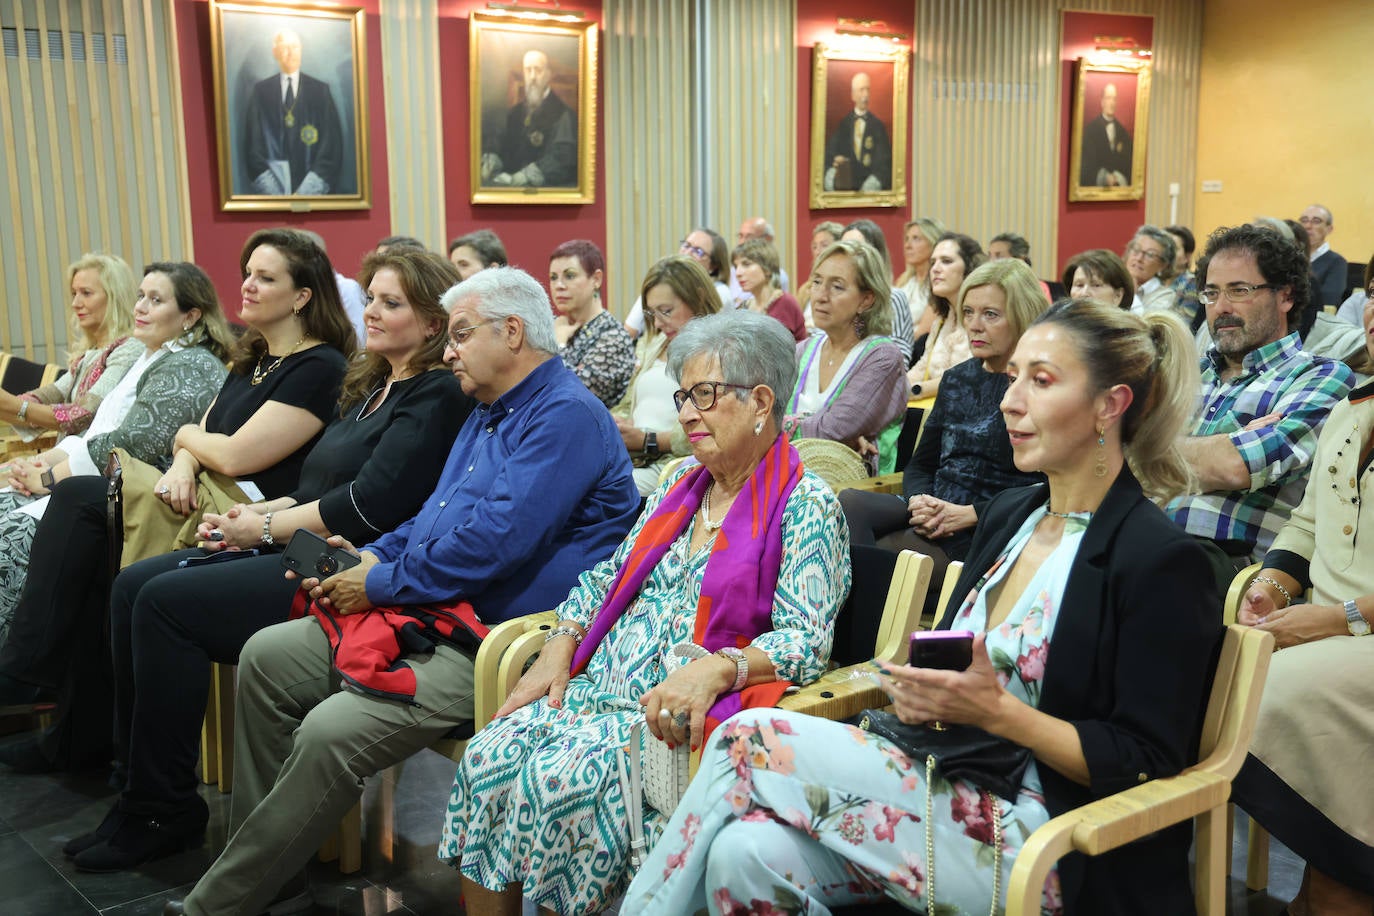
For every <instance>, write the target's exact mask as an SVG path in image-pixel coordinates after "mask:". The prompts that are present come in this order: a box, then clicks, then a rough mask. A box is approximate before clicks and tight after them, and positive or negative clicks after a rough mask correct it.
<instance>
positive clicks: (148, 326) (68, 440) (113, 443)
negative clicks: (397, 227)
mask: <svg viewBox="0 0 1374 916" xmlns="http://www.w3.org/2000/svg"><path fill="white" fill-rule="evenodd" d="M133 339H134V340H136V341H138V343H140V344H141V345H142V346H143V352H142V353H141V354H139V357H138V360H137V361H135V362H134V364H133V366H131V367H130V368H129V371H128V372H126V373H125V374H124V377H123V378H122V379H120V380H119V384H118V385H116V386H115V387H114V388H112V389H111V390H110V393H109V397H107V398H105V399H104V400H102V401H101V403H100V406H99V407H98V408H96V412H95V418H94V419H93V420H92V422H91V425H90V426H88V427H86V431H85V432H84V433H82V434H81V435H79V436H66V437H65V438H63V439H62V440H61V441H60V442H58V443H57V445H56V446H55V447H54V448H52V449H49V450H48V451H46V452H43V453H42V454H41V455H38V456H37V457H35V458H26V459H24V460H23V461H22V462H17V463H15V464H14V465H13V466H12V467H11V470H10V472H9V474H8V475H7V476H8V477H9V484H10V488H11V489H10V490H9V491H8V492H6V491H0V645H3V644H4V641H5V637H6V634H7V633H8V631H9V622H10V617H11V615H12V614H13V613H14V607H15V604H17V603H18V601H19V593H20V590H21V589H22V588H23V585H24V579H25V575H26V573H27V570H28V565H29V549H30V547H31V546H32V545H33V536H34V531H35V530H36V529H37V528H38V520H39V519H40V518H42V517H43V514H44V512H45V511H46V510H47V504H48V500H47V498H46V497H47V495H48V493H49V492H50V491H51V489H52V487H54V486H55V485H56V483H57V481H60V480H66V479H67V478H68V477H74V476H82V475H84V476H89V477H99V475H101V474H102V473H104V469H105V464H106V461H107V460H108V459H109V457H110V449H112V448H122V449H125V450H126V451H127V452H128V453H129V454H131V455H133V456H134V457H136V458H138V459H140V460H142V461H146V462H148V463H149V464H161V465H165V464H167V462H169V461H170V460H171V457H172V439H173V437H175V436H176V432H177V430H178V429H180V428H181V426H182V425H183V424H186V423H194V422H195V421H196V420H197V419H199V418H200V416H201V415H202V414H204V413H205V410H206V408H207V407H209V406H210V402H211V401H212V400H214V397H215V393H216V392H217V391H219V387H220V385H222V384H223V383H224V375H225V372H224V360H225V359H226V358H227V357H228V355H229V349H230V347H231V346H232V345H233V336H232V335H231V334H230V331H229V325H228V323H226V322H225V320H224V313H223V312H222V311H220V306H219V297H218V296H217V295H216V294H215V287H214V284H212V283H211V282H210V278H209V277H207V276H206V275H205V273H204V271H202V270H201V269H200V268H199V267H197V266H196V265H194V264H188V263H186V262H185V261H179V262H176V263H166V262H158V263H154V264H150V265H149V266H148V267H146V268H144V275H143V281H142V282H141V283H140V284H139V287H138V301H137V302H135V303H134V333H133Z"/></svg>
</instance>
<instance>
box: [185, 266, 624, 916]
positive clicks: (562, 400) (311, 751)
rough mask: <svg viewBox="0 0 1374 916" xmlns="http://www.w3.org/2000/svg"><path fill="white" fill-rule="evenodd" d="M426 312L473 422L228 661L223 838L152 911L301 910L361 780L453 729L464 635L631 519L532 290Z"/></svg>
mask: <svg viewBox="0 0 1374 916" xmlns="http://www.w3.org/2000/svg"><path fill="white" fill-rule="evenodd" d="M442 301H443V304H444V306H445V307H446V308H447V309H449V312H450V320H449V327H448V346H447V348H446V350H445V353H444V358H445V360H446V361H447V362H448V363H449V365H450V366H451V367H452V369H453V374H454V375H455V376H457V377H458V380H459V382H460V383H461V384H462V387H463V390H464V391H465V392H467V393H468V394H469V395H471V396H472V397H474V398H475V399H476V400H477V401H478V402H479V404H478V408H477V409H476V410H474V411H473V412H472V414H471V416H470V417H469V419H468V421H467V422H466V423H465V424H464V425H463V428H462V430H461V431H460V432H459V434H458V438H457V439H456V440H455V441H454V443H453V448H452V450H451V451H450V452H449V457H448V462H447V464H446V465H445V466H444V470H443V472H442V474H441V475H440V477H439V482H438V484H437V486H436V488H435V491H434V493H433V495H431V496H430V498H429V499H428V500H426V501H425V504H424V505H423V506H421V507H420V511H419V512H418V513H417V514H416V516H415V517H414V518H413V519H411V520H410V521H408V522H405V523H403V524H402V525H401V526H400V527H399V528H397V529H396V530H395V531H393V532H391V533H390V534H385V535H383V536H381V537H379V538H378V539H377V540H375V541H373V542H372V543H370V544H367V545H365V546H364V547H363V548H362V549H361V550H359V551H354V550H353V549H352V547H351V545H347V544H343V543H342V540H341V539H337V540H336V539H331V543H335V544H337V545H339V546H343V547H344V548H345V549H346V550H348V551H349V552H351V553H355V554H356V555H357V556H358V557H360V558H361V562H360V563H359V564H358V565H356V566H353V567H352V568H350V569H347V570H345V571H344V572H341V573H337V574H335V575H333V576H330V577H328V578H326V579H325V580H324V581H323V582H319V581H317V580H315V579H306V580H304V582H302V589H304V590H306V593H307V594H308V595H309V596H310V598H311V599H313V601H314V603H315V608H314V610H313V611H312V614H313V616H311V615H307V616H305V617H303V618H301V619H297V620H292V621H289V622H287V623H283V624H279V625H277V626H274V627H268V628H267V629H265V630H261V631H259V632H258V633H257V634H256V635H255V636H254V637H253V638H252V639H251V640H250V641H249V642H248V644H247V645H246V646H245V647H244V649H243V652H242V654H241V656H240V662H239V690H238V701H237V711H238V713H237V714H238V719H237V731H238V735H237V738H236V744H235V746H236V748H238V754H237V757H236V759H235V767H236V772H235V776H236V779H235V785H234V808H233V811H232V812H231V816H230V834H231V836H230V840H229V843H228V845H227V846H226V847H225V848H224V851H223V852H222V853H221V854H220V856H219V858H218V859H217V860H216V861H215V862H214V864H213V865H211V866H210V869H209V871H207V872H206V874H205V875H204V877H202V878H201V879H200V882H199V883H198V884H197V885H196V886H195V888H194V889H193V890H192V891H191V893H190V895H189V896H188V897H187V898H186V899H185V900H184V901H172V902H170V903H168V904H166V905H165V907H164V910H163V912H164V913H172V914H176V913H195V914H205V913H211V912H213V913H230V912H232V913H260V912H264V911H268V910H269V907H270V911H271V912H273V913H296V912H303V911H305V910H306V909H308V908H309V906H310V898H309V891H308V889H307V888H306V886H305V875H304V871H303V869H304V868H305V865H306V863H307V862H308V861H309V859H310V857H311V856H312V855H313V854H314V852H315V850H316V849H318V848H319V846H320V843H321V842H323V840H324V839H325V837H326V836H328V835H329V833H330V832H331V831H333V830H334V829H335V828H336V827H337V826H338V823H339V820H340V818H342V817H343V815H344V814H345V813H346V812H347V811H348V810H349V808H351V807H352V806H353V805H354V804H355V803H356V802H357V800H358V798H359V797H360V796H361V795H362V780H363V778H364V777H366V776H371V775H374V774H376V773H378V772H380V771H381V770H383V769H385V768H386V767H389V766H392V765H394V764H396V763H399V762H400V761H402V760H404V759H405V758H406V757H409V756H410V755H411V754H412V753H414V752H415V751H417V750H419V749H421V748H424V747H428V746H429V745H430V744H433V743H434V742H435V741H436V740H438V739H439V738H442V737H443V736H444V735H445V734H447V733H448V732H449V731H450V730H451V729H453V728H454V727H455V726H459V725H462V724H464V723H470V722H471V721H472V716H473V689H474V687H473V659H474V657H475V652H474V646H475V644H476V641H477V640H478V639H480V637H481V636H482V635H483V634H484V632H485V626H484V625H490V624H494V623H496V622H498V621H501V620H505V619H508V618H510V617H514V616H516V615H520V614H528V613H532V612H535V611H540V610H545V609H547V608H551V607H553V606H554V605H556V604H558V603H559V602H560V601H562V600H563V599H564V598H566V597H567V594H568V592H569V591H570V590H571V589H572V587H573V586H574V585H575V584H576V583H577V579H578V576H579V575H580V574H581V573H582V572H584V571H585V570H588V569H591V568H592V567H593V566H594V565H596V563H598V562H599V561H601V560H604V559H607V558H609V557H610V556H611V554H612V553H614V551H615V548H616V547H617V546H619V544H620V542H621V541H622V540H623V539H624V537H625V534H626V532H628V531H629V529H630V526H631V524H632V522H633V521H634V517H635V515H636V514H637V513H638V511H639V493H638V492H637V491H636V489H635V485H634V480H633V478H632V477H631V470H632V469H631V465H630V459H629V454H628V453H627V452H626V451H625V446H624V444H623V443H622V441H621V438H620V433H619V431H618V430H617V429H616V426H615V423H614V422H612V420H611V417H610V414H609V413H608V412H607V410H606V408H605V406H603V405H602V404H601V402H600V401H598V400H597V399H596V397H595V396H594V395H592V393H591V392H589V391H588V390H587V388H586V386H585V385H583V384H582V382H581V381H579V380H578V378H577V376H576V375H574V374H573V373H572V372H570V371H569V370H568V369H567V368H566V367H565V366H564V365H563V362H562V361H561V360H560V359H559V358H558V356H557V353H558V344H557V342H556V340H555V338H554V331H553V310H552V308H551V307H550V304H549V299H548V294H547V293H546V292H545V291H544V288H543V287H542V286H541V285H540V284H539V283H538V282H537V281H536V280H535V279H534V278H533V277H531V276H530V275H529V274H526V273H524V272H523V271H520V270H517V269H515V268H511V267H497V268H491V269H489V270H483V271H479V272H478V273H477V274H475V275H473V276H472V277H470V278H469V279H467V280H464V281H463V282H462V283H460V284H458V285H457V286H455V287H454V288H453V289H450V290H449V291H448V292H447V293H445V294H444V297H443V300H442ZM393 470H394V471H396V472H397V473H404V468H397V469H393ZM364 611H371V612H372V613H368V614H363V613H362V612H364ZM459 622H461V623H459ZM426 644H427V647H426ZM341 676H342V677H343V678H345V679H346V681H347V683H348V687H349V689H347V690H343V689H341V684H340V678H341ZM477 724H480V723H477Z"/></svg>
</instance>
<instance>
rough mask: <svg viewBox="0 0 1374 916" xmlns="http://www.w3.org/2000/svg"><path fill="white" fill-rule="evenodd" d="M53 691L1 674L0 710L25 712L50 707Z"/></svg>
mask: <svg viewBox="0 0 1374 916" xmlns="http://www.w3.org/2000/svg"><path fill="white" fill-rule="evenodd" d="M52 702H53V691H51V690H49V689H48V688H46V687H39V686H38V685H37V684H30V683H29V682H28V681H21V680H19V679H18V678H14V677H10V676H9V675H8V674H0V710H5V711H10V710H11V708H12V709H13V711H16V712H24V711H27V710H30V709H32V708H33V707H35V706H50V705H52Z"/></svg>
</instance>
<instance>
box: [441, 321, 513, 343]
mask: <svg viewBox="0 0 1374 916" xmlns="http://www.w3.org/2000/svg"><path fill="white" fill-rule="evenodd" d="M504 320H505V319H503V318H488V319H487V320H486V321H479V322H477V323H476V324H470V325H468V326H467V327H465V328H454V329H453V330H452V331H449V332H448V345H449V346H450V347H452V348H453V349H455V350H457V349H458V348H459V347H461V346H463V345H464V344H466V343H467V342H468V341H469V340H471V339H472V335H473V333H474V332H475V331H476V330H477V329H478V328H480V327H482V325H484V324H493V323H495V322H497V321H504Z"/></svg>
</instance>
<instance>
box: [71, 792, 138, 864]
mask: <svg viewBox="0 0 1374 916" xmlns="http://www.w3.org/2000/svg"><path fill="white" fill-rule="evenodd" d="M124 818H125V814H124V812H123V811H121V810H120V809H119V802H115V804H114V807H113V808H111V809H110V813H109V814H107V815H105V819H104V820H103V821H101V822H100V826H99V827H97V828H95V829H94V830H92V831H91V832H90V833H83V834H81V835H80V836H78V837H73V838H72V839H70V840H68V841H67V845H65V846H63V847H62V855H64V856H66V857H67V858H69V859H74V858H76V856H77V854H78V853H82V852H85V851H86V850H88V849H90V848H91V847H92V846H96V845H99V844H100V843H103V842H105V841H106V840H108V839H109V838H110V837H112V836H114V835H115V832H116V831H117V830H119V827H120V825H121V824H123V823H124Z"/></svg>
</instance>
